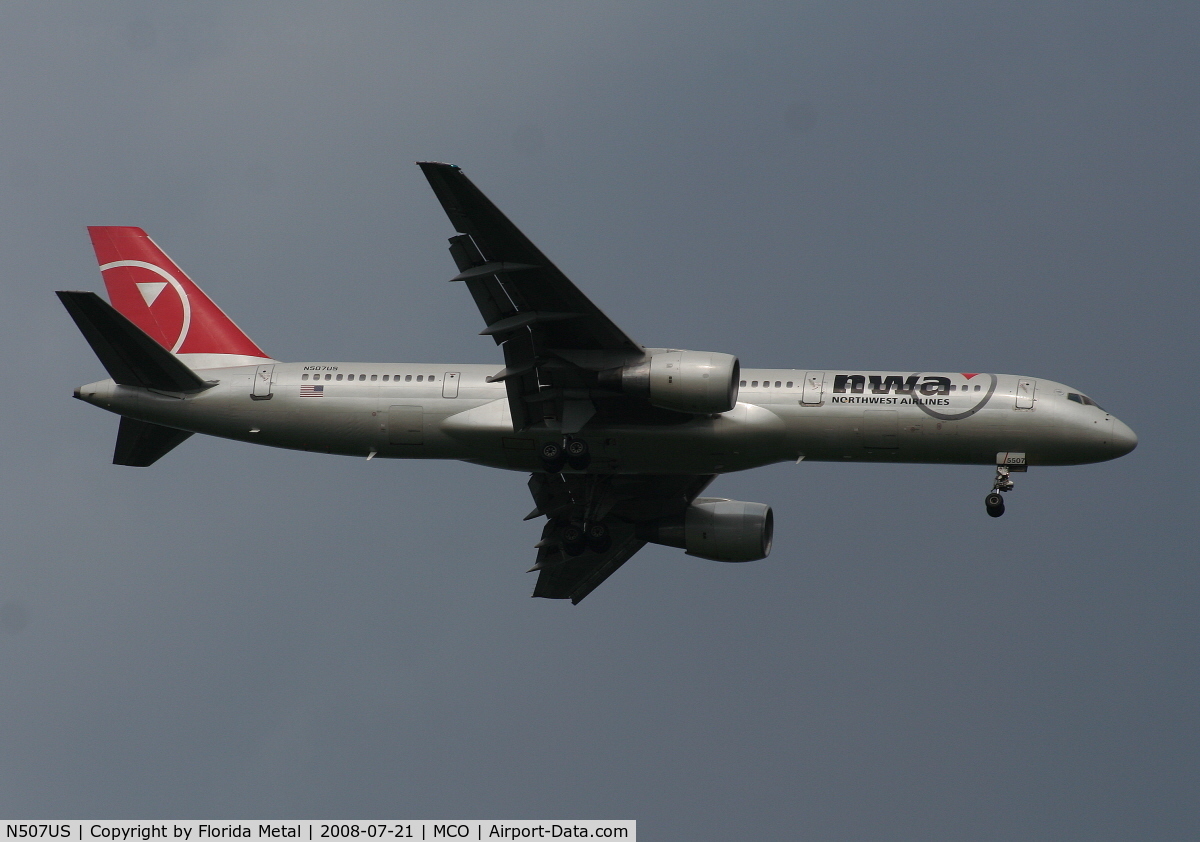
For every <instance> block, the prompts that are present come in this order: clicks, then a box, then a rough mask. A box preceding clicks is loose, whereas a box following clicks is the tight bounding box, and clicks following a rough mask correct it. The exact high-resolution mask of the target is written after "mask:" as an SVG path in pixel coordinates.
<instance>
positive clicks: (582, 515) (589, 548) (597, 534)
mask: <svg viewBox="0 0 1200 842" xmlns="http://www.w3.org/2000/svg"><path fill="white" fill-rule="evenodd" d="M712 479H713V477H712V476H692V475H662V476H648V475H638V476H626V475H620V474H609V475H604V474H541V473H539V474H533V475H532V476H531V477H530V479H529V490H530V491H531V492H532V493H533V499H534V503H535V504H536V506H537V508H536V509H534V512H533V514H534V515H535V516H536V515H545V516H546V517H547V518H548V521H547V523H546V526H545V528H544V529H543V530H542V540H541V541H539V542H538V556H537V563H536V564H535V565H534V568H533V569H534V570H537V571H538V581H537V585H536V587H535V588H534V591H533V595H534V596H540V597H546V598H548V599H570V600H571V602H572V603H575V604H578V603H579V601H580V600H582V599H583V598H584V597H585V596H587V595H588V594H589V593H591V592H592V591H593V590H594V589H595V588H596V587H597V586H599V585H600V584H601V583H602V582H603V581H604V580H605V579H607V578H608V577H609V576H611V575H612V574H613V573H614V572H616V570H617V568H619V567H620V566H621V565H622V564H624V563H625V562H626V561H628V560H629V559H630V558H631V557H632V556H633V555H634V553H636V552H637V551H638V550H640V549H641V548H642V547H643V546H645V544H646V540H645V538H643V537H640V536H643V535H648V534H651V533H652V532H653V525H654V524H656V523H660V522H663V521H665V520H668V519H670V518H673V517H678V516H679V515H681V514H682V513H683V512H684V510H686V509H687V507H688V505H689V504H691V502H692V500H694V499H695V498H696V496H697V495H698V494H700V492H701V491H703V490H704V489H705V488H706V487H707V486H708V484H709V483H710V482H712Z"/></svg>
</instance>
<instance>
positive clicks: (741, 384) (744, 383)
mask: <svg viewBox="0 0 1200 842" xmlns="http://www.w3.org/2000/svg"><path fill="white" fill-rule="evenodd" d="M738 385H740V386H745V385H746V381H745V380H743V381H742V382H741V383H739V384H738Z"/></svg>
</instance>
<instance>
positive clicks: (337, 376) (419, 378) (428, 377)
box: [300, 374, 437, 383]
mask: <svg viewBox="0 0 1200 842" xmlns="http://www.w3.org/2000/svg"><path fill="white" fill-rule="evenodd" d="M344 376H345V378H346V379H347V380H353V379H354V377H355V375H353V374H347V375H344ZM342 377H343V375H341V374H326V375H325V379H326V380H341V379H342ZM389 378H391V379H392V380H393V381H394V382H396V383H399V382H400V375H399V374H397V375H396V376H395V377H392V375H390V374H385V375H383V382H384V383H387V382H388V379H389ZM300 379H301V380H307V379H308V375H307V374H301V375H300ZM312 379H313V380H320V379H321V375H319V374H314V375H313V376H312ZM358 379H359V380H360V381H362V380H366V379H367V375H365V374H360V375H358ZM378 379H379V375H378V374H372V375H371V380H372V382H373V381H375V380H378ZM412 379H413V376H412V375H411V374H406V375H404V382H405V383H411V382H412ZM436 379H437V378H436V377H434V376H433V375H432V374H429V375H425V374H418V375H417V382H418V383H424V382H425V381H426V380H428V381H429V382H430V383H432V382H433V381H434V380H436Z"/></svg>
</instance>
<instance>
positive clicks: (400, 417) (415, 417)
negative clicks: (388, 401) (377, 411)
mask: <svg viewBox="0 0 1200 842" xmlns="http://www.w3.org/2000/svg"><path fill="white" fill-rule="evenodd" d="M424 412H425V411H424V408H423V407H419V406H389V407H388V444H423V443H424V441H425V425H424Z"/></svg>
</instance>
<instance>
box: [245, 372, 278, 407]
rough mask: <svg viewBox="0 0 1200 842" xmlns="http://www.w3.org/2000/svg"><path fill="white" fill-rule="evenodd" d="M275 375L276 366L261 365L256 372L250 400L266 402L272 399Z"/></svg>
mask: <svg viewBox="0 0 1200 842" xmlns="http://www.w3.org/2000/svg"><path fill="white" fill-rule="evenodd" d="M274 374H275V366H273V365H260V366H259V367H258V368H256V369H255V370H254V385H253V386H251V387H250V398H251V399H252V400H256V401H265V400H267V399H269V398H270V397H271V378H272V377H273V376H274Z"/></svg>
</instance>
